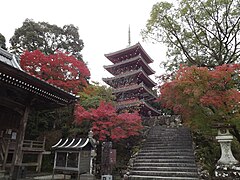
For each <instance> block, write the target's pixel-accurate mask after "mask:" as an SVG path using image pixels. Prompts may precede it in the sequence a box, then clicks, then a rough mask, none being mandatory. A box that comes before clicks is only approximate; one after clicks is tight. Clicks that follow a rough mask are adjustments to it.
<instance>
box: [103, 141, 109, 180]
mask: <svg viewBox="0 0 240 180" xmlns="http://www.w3.org/2000/svg"><path fill="white" fill-rule="evenodd" d="M111 149H112V142H110V141H107V142H103V143H102V158H101V174H102V176H101V180H112V165H111V163H110V152H111Z"/></svg>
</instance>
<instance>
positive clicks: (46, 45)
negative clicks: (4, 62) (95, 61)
mask: <svg viewBox="0 0 240 180" xmlns="http://www.w3.org/2000/svg"><path fill="white" fill-rule="evenodd" d="M10 43H11V49H12V50H13V52H14V53H16V54H18V55H20V54H22V53H23V51H25V50H28V51H34V50H37V49H38V50H40V51H42V52H43V53H45V54H46V55H49V54H54V53H55V52H56V50H60V51H61V52H63V53H70V55H74V56H75V57H76V58H77V59H79V60H81V59H82V55H81V53H80V52H81V50H82V49H83V47H84V44H83V41H82V40H81V39H80V37H79V33H78V28H77V27H75V26H74V25H72V24H70V25H64V26H63V28H61V27H58V26H57V25H52V24H49V23H47V22H37V23H36V22H34V21H33V20H31V19H26V20H25V21H24V22H23V25H22V27H20V28H17V29H16V30H15V33H14V35H13V37H12V38H11V39H10Z"/></svg>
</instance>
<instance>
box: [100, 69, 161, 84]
mask: <svg viewBox="0 0 240 180" xmlns="http://www.w3.org/2000/svg"><path fill="white" fill-rule="evenodd" d="M133 75H137V76H138V77H139V78H141V79H142V81H143V82H144V83H145V84H146V85H147V86H148V87H151V88H152V87H154V86H156V85H157V84H156V83H155V82H154V81H153V80H152V79H151V78H149V77H148V75H147V74H146V73H145V72H144V71H143V69H142V68H140V69H138V70H134V71H129V72H127V73H124V74H120V75H118V76H114V77H111V78H103V79H102V80H103V81H104V82H105V83H107V84H108V85H110V86H111V87H113V88H116V87H117V85H114V83H113V81H118V80H120V79H121V78H126V77H129V76H133Z"/></svg>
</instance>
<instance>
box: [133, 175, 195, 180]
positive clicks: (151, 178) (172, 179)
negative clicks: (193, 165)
mask: <svg viewBox="0 0 240 180" xmlns="http://www.w3.org/2000/svg"><path fill="white" fill-rule="evenodd" d="M128 179H129V180H144V179H147V180H158V179H165V180H168V179H169V180H198V179H199V178H194V177H164V176H161V177H160V176H149V175H148V176H140V175H130V176H129V178H128Z"/></svg>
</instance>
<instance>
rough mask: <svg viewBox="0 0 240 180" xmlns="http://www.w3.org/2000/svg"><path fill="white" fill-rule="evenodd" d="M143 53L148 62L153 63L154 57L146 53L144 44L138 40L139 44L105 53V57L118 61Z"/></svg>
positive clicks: (114, 61)
mask: <svg viewBox="0 0 240 180" xmlns="http://www.w3.org/2000/svg"><path fill="white" fill-rule="evenodd" d="M139 54H141V56H143V58H144V59H145V61H146V62H147V63H152V62H153V60H152V58H151V57H150V56H149V55H148V54H147V53H146V51H145V50H144V49H143V47H142V45H141V44H140V43H139V42H138V43H137V44H135V45H133V46H130V47H127V48H124V49H121V50H119V51H115V52H112V53H109V54H105V57H106V58H108V59H109V60H110V61H111V62H113V63H118V62H120V61H122V60H125V59H128V58H129V57H134V56H137V55H139Z"/></svg>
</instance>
